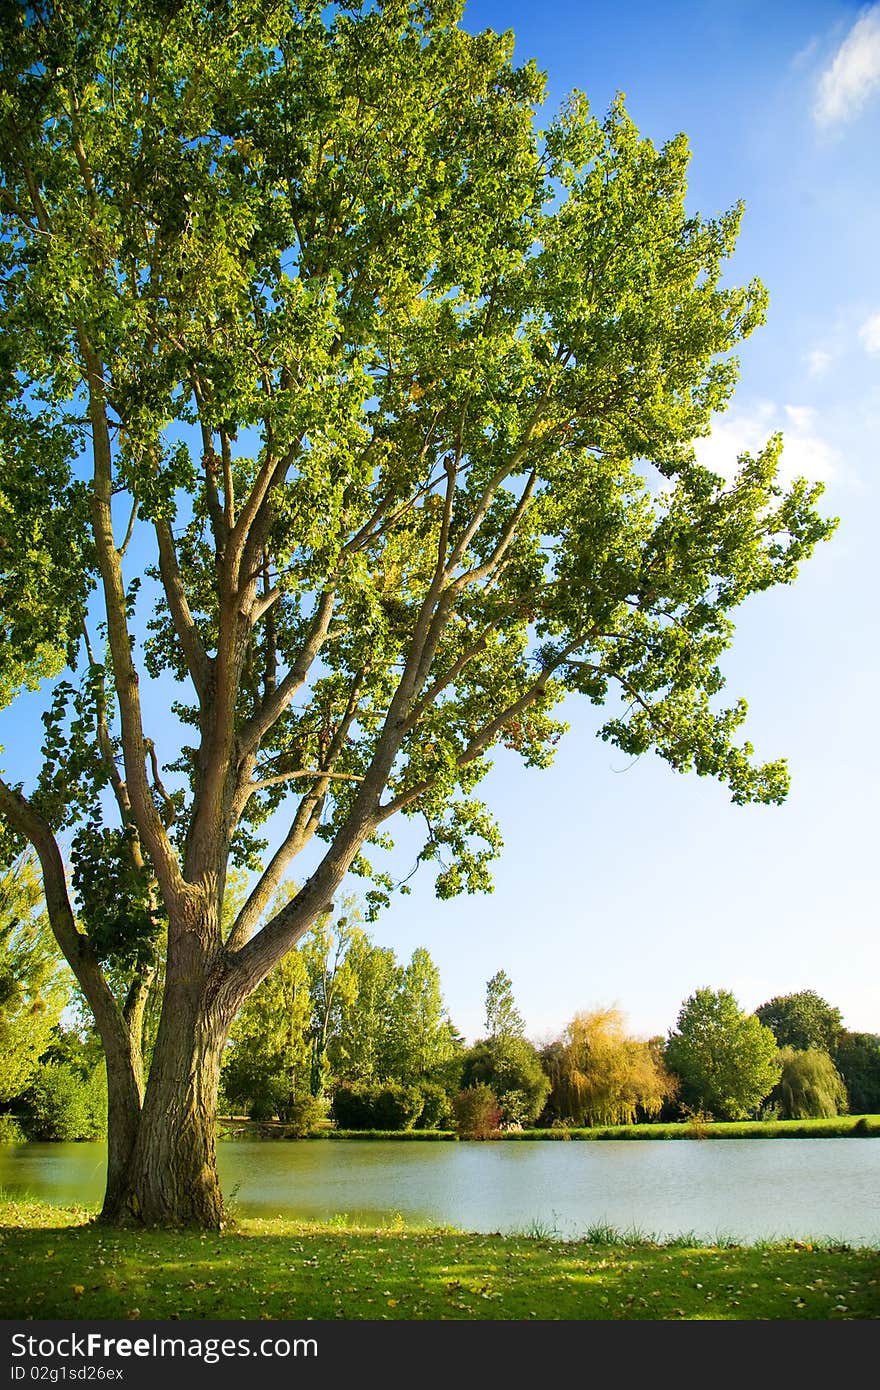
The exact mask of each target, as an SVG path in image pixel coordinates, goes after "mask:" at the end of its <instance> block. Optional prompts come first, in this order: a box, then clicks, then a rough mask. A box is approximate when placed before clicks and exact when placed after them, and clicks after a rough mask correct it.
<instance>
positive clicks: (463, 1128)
mask: <svg viewBox="0 0 880 1390" xmlns="http://www.w3.org/2000/svg"><path fill="white" fill-rule="evenodd" d="M453 1110H454V1113H455V1122H456V1126H457V1128H458V1132H459V1134H460V1135H461V1137H462V1139H491V1137H492V1135H493V1134H496V1133H497V1131H498V1127H499V1125H500V1124H501V1121H502V1111H501V1106H500V1105H499V1103H498V1098H497V1096H496V1095H495V1093H494V1091H493V1090H492V1088H491V1086H487V1085H486V1084H485V1083H484V1082H482V1081H480V1082H477V1084H476V1085H475V1086H466V1087H465V1089H464V1090H463V1091H459V1093H458V1095H457V1096H456V1097H455V1101H454V1102H453Z"/></svg>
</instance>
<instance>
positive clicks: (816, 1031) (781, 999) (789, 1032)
mask: <svg viewBox="0 0 880 1390" xmlns="http://www.w3.org/2000/svg"><path fill="white" fill-rule="evenodd" d="M755 1016H756V1017H757V1018H759V1019H760V1020H761V1022H762V1023H763V1024H764V1025H765V1027H767V1028H769V1029H770V1030H771V1031H772V1033H773V1036H774V1037H775V1039H776V1041H777V1043H778V1044H779V1046H780V1047H790V1048H794V1050H795V1051H796V1052H809V1051H811V1050H814V1049H816V1048H819V1049H821V1051H823V1052H828V1053H832V1052H833V1051H834V1049H835V1047H836V1046H837V1039H838V1037H839V1035H840V1032H841V1029H842V1028H843V1018H842V1016H841V1013H840V1010H839V1009H837V1008H835V1007H834V1005H833V1004H829V1003H827V1002H826V1001H825V1000H824V999H823V998H822V997H821V996H820V995H818V994H817V993H816V991H815V990H814V989H802V990H799V991H798V993H797V994H777V995H776V996H775V997H774V998H773V999H768V1001H767V1003H766V1004H761V1005H760V1006H759V1007H758V1008H757V1009H756V1010H755Z"/></svg>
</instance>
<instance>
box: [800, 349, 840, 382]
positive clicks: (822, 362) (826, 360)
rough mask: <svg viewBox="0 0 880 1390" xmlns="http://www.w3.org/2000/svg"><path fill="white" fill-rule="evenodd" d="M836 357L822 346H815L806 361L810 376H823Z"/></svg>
mask: <svg viewBox="0 0 880 1390" xmlns="http://www.w3.org/2000/svg"><path fill="white" fill-rule="evenodd" d="M833 360H834V358H833V356H832V354H831V353H830V352H825V351H824V350H823V349H822V348H814V349H813V351H812V352H808V353H807V356H806V363H807V366H808V367H809V370H810V376H821V375H822V373H823V372H825V371H827V370H828V368H829V367H830V366H831V363H832V362H833Z"/></svg>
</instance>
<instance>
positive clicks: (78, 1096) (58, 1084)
mask: <svg viewBox="0 0 880 1390" xmlns="http://www.w3.org/2000/svg"><path fill="white" fill-rule="evenodd" d="M24 1101H25V1106H26V1115H25V1118H24V1126H25V1130H26V1132H27V1136H28V1138H29V1139H42V1140H46V1139H57V1140H64V1141H70V1140H76V1139H101V1138H103V1136H104V1135H105V1134H106V1132H107V1080H106V1075H105V1072H104V1068H103V1066H100V1067H97V1068H96V1069H95V1070H94V1071H93V1072H92V1073H91V1074H90V1075H89V1076H86V1077H83V1076H82V1074H81V1073H80V1071H79V1070H78V1068H76V1067H74V1066H72V1065H70V1064H69V1063H66V1062H45V1063H42V1064H41V1065H40V1066H39V1067H38V1069H37V1072H36V1075H35V1076H34V1078H33V1080H32V1081H31V1084H30V1086H29V1087H28V1090H27V1092H26V1094H25V1097H24Z"/></svg>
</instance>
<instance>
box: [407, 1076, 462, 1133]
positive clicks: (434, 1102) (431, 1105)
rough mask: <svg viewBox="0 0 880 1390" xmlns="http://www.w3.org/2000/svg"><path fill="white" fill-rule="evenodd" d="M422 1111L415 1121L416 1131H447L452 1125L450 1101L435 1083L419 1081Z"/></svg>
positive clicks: (452, 1115) (453, 1117)
mask: <svg viewBox="0 0 880 1390" xmlns="http://www.w3.org/2000/svg"><path fill="white" fill-rule="evenodd" d="M418 1089H419V1091H420V1092H421V1096H422V1110H421V1114H420V1115H419V1118H418V1119H417V1120H416V1128H417V1129H449V1128H450V1127H451V1126H452V1124H453V1123H454V1119H455V1116H454V1114H453V1110H452V1101H451V1100H450V1099H449V1096H448V1095H447V1093H446V1091H445V1090H444V1089H443V1087H442V1086H440V1085H438V1083H437V1082H436V1081H420V1082H419V1086H418Z"/></svg>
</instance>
